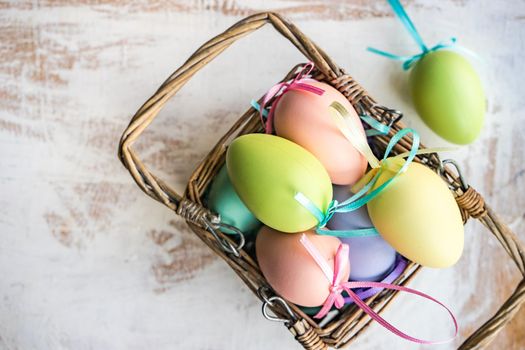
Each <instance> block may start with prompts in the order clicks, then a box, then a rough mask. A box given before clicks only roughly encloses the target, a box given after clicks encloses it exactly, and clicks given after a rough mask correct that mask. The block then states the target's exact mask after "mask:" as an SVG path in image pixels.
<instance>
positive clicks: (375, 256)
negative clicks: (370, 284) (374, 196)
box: [326, 185, 396, 282]
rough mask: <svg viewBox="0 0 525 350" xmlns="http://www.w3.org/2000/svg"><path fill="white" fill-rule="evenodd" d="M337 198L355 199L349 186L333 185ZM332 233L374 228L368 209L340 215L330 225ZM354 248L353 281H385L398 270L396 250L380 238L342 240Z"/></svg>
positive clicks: (351, 261) (351, 254)
mask: <svg viewBox="0 0 525 350" xmlns="http://www.w3.org/2000/svg"><path fill="white" fill-rule="evenodd" d="M333 193H334V197H333V198H334V199H335V200H337V201H339V202H342V201H344V200H346V199H348V198H349V197H351V196H352V192H350V187H349V186H338V185H333ZM326 226H327V228H328V229H330V230H357V229H362V228H370V227H373V224H372V222H371V221H370V217H369V216H368V211H367V209H366V206H363V207H361V208H359V209H357V210H355V211H352V212H349V213H337V214H335V215H334V216H333V217H332V219H331V220H330V221H329V222H328V224H327V225H326ZM340 239H341V241H342V242H343V243H346V244H348V246H349V247H350V280H352V281H376V282H377V281H381V280H382V279H383V277H385V276H386V275H387V274H388V273H389V272H390V271H391V270H392V268H393V267H394V264H395V260H396V251H395V250H394V248H392V247H391V246H390V245H389V244H388V243H387V242H386V241H385V240H384V239H383V238H381V236H380V235H376V236H368V237H351V238H340Z"/></svg>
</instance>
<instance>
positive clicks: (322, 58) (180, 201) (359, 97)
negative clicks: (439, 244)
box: [119, 12, 525, 349]
mask: <svg viewBox="0 0 525 350" xmlns="http://www.w3.org/2000/svg"><path fill="white" fill-rule="evenodd" d="M267 23H270V24H272V26H273V27H274V28H275V29H276V30H277V31H279V32H280V33H281V34H282V35H283V36H284V37H285V38H287V39H288V40H289V41H290V42H291V43H292V44H293V45H294V46H295V47H297V49H299V51H301V52H302V53H303V54H304V56H306V58H307V59H308V60H310V61H312V62H313V63H314V64H315V67H316V70H315V71H314V73H313V75H314V78H316V79H318V80H322V81H325V82H326V83H328V84H331V85H332V86H334V87H335V88H336V89H338V90H339V91H340V92H341V93H343V94H344V95H345V96H346V97H347V98H348V100H349V101H350V103H352V105H353V106H354V107H355V108H364V109H365V111H366V112H367V113H368V114H369V115H370V116H373V117H374V118H376V119H377V120H379V121H381V122H383V123H391V124H392V128H391V132H390V134H389V135H387V136H379V137H376V138H375V143H376V146H377V147H379V148H380V149H382V150H384V148H385V147H386V145H387V144H388V141H389V139H390V137H391V136H392V135H393V134H394V133H395V132H397V131H398V130H400V129H401V128H402V125H400V123H397V121H398V120H399V118H400V116H401V114H400V112H397V111H395V110H391V109H388V108H385V107H383V106H381V105H379V104H377V103H376V102H375V101H374V99H373V98H371V97H370V96H369V95H368V94H367V92H366V91H365V90H364V89H363V88H362V87H361V86H360V85H359V84H358V83H357V82H355V81H354V80H353V79H352V77H350V76H349V75H347V74H346V73H345V71H344V70H343V69H341V68H339V67H338V66H337V64H335V63H334V62H333V61H332V59H331V58H330V57H328V56H327V55H326V53H325V52H324V51H323V50H321V49H320V48H319V47H317V45H316V44H314V43H313V42H312V41H311V40H310V39H308V38H307V37H306V36H305V35H304V34H303V33H302V32H301V31H300V30H299V29H297V27H295V26H294V25H293V24H291V23H289V22H288V21H286V20H285V19H283V18H282V17H281V16H280V15H278V14H276V13H271V12H266V13H260V14H256V15H252V16H250V17H248V18H246V19H244V20H242V21H240V22H238V23H237V24H235V25H234V26H232V27H230V28H229V29H227V30H226V31H225V32H224V33H222V34H220V35H218V36H217V37H215V38H213V39H211V40H210V41H208V42H207V43H205V44H204V45H203V46H201V47H200V48H199V49H198V50H197V51H196V52H195V53H194V54H193V55H192V56H191V57H190V58H189V59H188V60H187V61H186V63H184V65H183V66H182V67H180V68H179V69H177V70H176V71H175V72H174V73H173V74H172V75H171V76H170V77H169V78H168V79H167V80H166V81H165V82H164V83H163V84H162V85H161V86H160V88H159V89H158V91H157V92H156V93H155V94H154V95H153V96H152V97H151V98H150V99H149V100H148V101H147V102H146V103H145V104H144V105H143V106H142V107H141V108H140V109H139V110H138V111H137V113H136V114H135V116H134V117H133V119H132V120H131V122H130V124H129V126H128V127H127V128H126V130H125V131H124V134H123V135H122V138H121V140H120V145H119V158H120V160H121V161H122V163H123V164H124V166H125V167H126V168H127V169H128V170H129V172H130V173H131V175H132V176H133V178H134V179H135V181H136V183H137V184H138V185H139V187H140V188H141V189H142V190H143V191H144V192H145V193H146V194H147V195H149V196H151V197H152V198H154V199H156V200H157V201H159V202H161V203H163V204H164V205H166V206H167V207H169V208H170V209H172V210H173V211H174V212H175V213H177V214H178V215H180V216H182V217H183V218H184V219H185V220H186V222H187V223H188V225H189V226H190V227H191V229H192V230H193V231H194V232H195V234H196V235H197V236H199V238H200V239H201V240H202V241H203V242H204V243H206V244H207V245H208V246H209V247H210V248H211V249H213V251H214V252H215V253H216V254H217V255H219V256H220V257H221V258H222V259H224V260H225V261H226V262H227V263H228V264H229V265H230V266H231V268H232V269H233V270H234V271H235V272H236V273H237V274H238V275H239V277H240V278H241V279H242V280H243V281H244V282H245V283H246V285H247V286H248V287H249V288H250V289H251V290H252V291H253V292H254V293H255V295H257V297H259V299H261V301H262V302H263V311H265V314H266V315H267V316H269V315H268V309H271V311H272V313H273V317H274V318H275V319H280V320H282V321H283V322H284V324H285V325H286V327H287V328H288V329H289V330H290V332H291V333H292V334H293V335H294V337H295V338H296V339H297V341H299V342H300V343H301V345H302V346H303V347H304V348H306V349H327V348H328V347H335V348H339V347H342V346H344V345H345V344H348V343H350V342H351V341H352V340H354V339H355V338H356V337H357V336H358V335H359V334H360V333H361V332H362V331H363V330H364V329H365V328H366V327H367V326H368V325H369V324H370V323H371V319H370V317H368V315H366V314H365V313H364V312H363V311H361V310H360V309H359V308H357V307H355V306H349V307H347V308H346V309H344V311H342V312H341V313H340V314H339V315H338V316H337V317H336V318H334V319H333V320H331V321H330V322H328V324H326V325H323V326H322V327H321V326H320V325H319V323H318V322H317V321H316V320H314V319H312V318H310V317H309V316H307V315H306V314H304V313H303V312H302V311H301V310H300V309H299V308H298V307H297V306H296V305H294V304H292V303H286V302H285V301H284V300H283V299H281V298H279V297H278V296H275V295H273V294H272V291H271V289H270V288H269V286H268V284H267V282H266V280H265V279H264V277H263V276H262V274H261V271H260V270H259V267H258V266H257V263H256V262H255V261H254V260H253V259H252V258H251V257H250V256H249V255H248V254H247V253H246V252H245V251H244V250H242V249H240V250H237V249H236V247H237V243H236V242H235V241H233V240H231V237H227V236H225V235H223V234H222V233H220V231H218V230H214V229H213V227H214V224H213V221H214V219H216V218H215V216H214V214H213V213H211V212H210V211H208V209H206V208H205V207H204V206H203V204H202V203H203V202H202V195H203V193H204V191H205V189H206V188H207V187H208V185H209V183H210V181H211V180H212V179H213V177H214V176H215V174H216V173H217V172H218V170H219V169H220V167H221V166H222V164H223V163H224V158H225V151H226V147H227V144H228V142H229V141H230V140H232V139H233V138H234V137H236V136H238V135H242V134H246V133H254V132H263V128H262V125H261V123H260V120H259V117H258V114H257V112H256V111H255V110H254V109H253V108H250V109H249V110H248V111H247V112H246V113H244V114H243V115H242V116H241V118H240V119H239V120H238V121H237V122H236V123H235V124H234V125H233V126H232V127H231V129H230V130H229V131H228V132H227V133H226V135H224V136H223V137H222V138H221V139H220V140H219V142H218V143H217V144H216V145H215V147H214V148H213V149H212V150H211V151H210V153H209V154H208V156H207V157H206V158H205V159H204V160H203V161H202V163H201V164H200V165H199V166H198V167H197V169H195V171H194V172H193V175H192V176H191V178H190V180H189V182H188V185H187V188H186V192H185V193H184V194H183V195H179V194H177V193H176V192H175V191H174V190H172V189H171V188H170V187H169V186H168V185H167V184H165V183H164V182H162V180H160V179H158V178H157V177H156V176H155V175H153V174H152V173H150V171H149V170H148V169H147V168H146V166H145V165H144V164H143V163H142V162H141V160H140V159H139V157H138V155H137V154H136V153H135V151H134V150H133V149H132V145H133V143H134V141H135V140H136V139H137V138H138V137H139V136H140V135H141V134H142V132H143V131H144V130H145V129H146V128H147V126H148V125H149V124H150V123H151V122H152V121H153V119H154V118H155V117H156V116H157V114H158V113H159V111H160V110H161V109H162V108H163V106H164V105H165V104H166V102H167V101H168V100H169V99H170V98H171V97H172V96H173V95H175V94H176V93H177V91H178V90H179V89H180V88H181V87H182V86H183V85H184V84H185V83H186V82H187V81H188V80H189V79H190V78H191V77H192V76H193V75H194V74H195V73H197V71H199V70H200V69H201V68H202V67H204V66H205V65H206V64H207V63H209V62H210V61H211V60H213V59H214V58H215V57H216V56H217V55H219V54H220V53H221V52H222V51H223V50H225V49H226V48H228V47H229V46H230V45H231V44H232V43H233V42H235V41H236V40H237V39H239V38H241V37H243V36H245V35H247V34H249V33H251V32H253V31H255V30H257V29H259V28H261V27H262V26H264V25H265V24H267ZM295 71H296V69H295V68H294V69H292V70H291V71H290V73H289V74H288V75H287V77H285V78H284V79H283V81H285V80H288V79H290V78H291V77H292V76H293V75H294V72H295ZM409 147H410V141H409V140H408V139H403V140H401V142H399V143H398V144H397V145H396V147H395V149H394V153H395V154H399V153H402V152H405V151H407V150H408V149H409ZM416 161H418V162H421V163H423V164H425V165H427V166H428V167H430V168H432V169H433V170H435V171H438V172H439V173H440V174H441V175H442V177H443V178H444V179H445V181H447V182H448V184H449V185H450V188H451V190H452V191H453V192H454V195H455V197H456V200H457V203H458V205H459V207H460V209H461V213H462V215H463V220H464V221H465V222H466V221H467V220H468V218H469V217H473V218H476V219H478V220H480V221H481V223H483V224H484V225H485V226H486V227H487V228H488V229H489V230H490V231H491V232H492V233H493V234H494V236H495V237H496V238H497V239H498V241H499V242H500V243H501V245H502V246H503V248H504V249H505V251H506V252H507V253H508V255H509V256H510V257H511V258H512V260H513V261H514V262H515V264H516V266H517V267H518V269H519V271H520V272H521V274H522V275H524V276H525V254H524V250H523V248H522V247H521V245H520V243H519V242H518V240H517V238H516V236H515V234H514V233H512V232H511V231H510V229H509V228H508V227H507V226H505V225H504V224H503V223H502V222H501V220H500V219H499V218H498V217H497V216H496V214H495V213H494V212H493V211H492V210H491V209H490V208H489V207H488V206H487V205H486V204H485V203H484V201H483V198H482V197H481V196H480V195H479V194H478V193H477V192H476V191H475V190H474V189H473V188H472V187H469V186H466V185H465V184H464V183H463V180H462V179H461V178H460V176H458V175H457V174H456V172H454V171H453V169H452V168H451V167H450V166H449V165H446V164H444V162H441V160H440V159H439V157H438V156H437V154H429V155H421V156H419V157H417V159H416ZM456 170H457V169H456ZM419 270H420V266H419V265H417V264H415V263H413V262H409V263H408V265H407V267H406V269H405V271H404V272H403V273H402V274H401V276H400V277H399V278H398V279H397V280H396V281H395V282H394V283H396V284H400V285H405V284H407V283H408V282H410V280H411V279H412V278H413V277H414V276H415V274H416V273H417V272H418V271H419ZM261 291H264V292H261ZM395 296H396V292H393V291H383V292H381V293H379V294H377V295H376V296H374V297H371V298H369V299H368V300H367V304H369V305H370V306H371V307H372V308H373V309H374V310H375V311H376V312H380V311H381V310H383V309H384V308H385V307H386V306H387V305H388V304H389V303H390V302H391V301H392V299H393V298H394V297H395ZM524 300H525V279H523V280H522V281H521V282H520V283H519V284H518V286H517V288H516V290H515V291H514V293H512V295H511V296H510V298H509V299H508V300H507V301H506V302H505V303H504V304H503V305H502V306H501V308H500V309H499V310H498V311H497V313H496V314H495V315H494V316H493V317H492V318H491V319H490V320H488V321H487V322H486V323H485V324H484V325H483V326H481V327H480V328H479V329H478V330H477V331H476V332H474V334H472V335H471V336H470V337H469V338H468V339H467V340H465V342H464V343H463V344H462V345H461V347H460V349H474V348H480V347H483V346H485V345H487V344H488V343H489V342H490V341H491V340H492V339H494V337H495V336H496V334H497V333H498V332H499V331H500V330H501V329H502V328H503V327H504V326H505V324H506V323H507V322H509V321H510V320H511V319H512V317H513V316H514V315H515V314H516V313H517V311H518V310H519V307H520V306H521V304H522V303H523V302H524Z"/></svg>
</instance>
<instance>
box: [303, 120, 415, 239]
mask: <svg viewBox="0 0 525 350" xmlns="http://www.w3.org/2000/svg"><path fill="white" fill-rule="evenodd" d="M407 134H412V146H411V147H410V151H409V153H408V156H407V159H406V161H405V163H404V164H403V166H402V167H401V168H400V169H399V170H398V171H397V172H396V173H395V174H394V175H393V176H392V177H390V178H389V179H388V180H387V181H385V182H384V183H383V184H382V185H381V186H379V187H377V188H376V189H374V190H373V191H371V190H372V188H373V187H374V185H375V184H376V182H377V180H378V179H379V177H380V176H381V174H382V172H383V166H384V164H385V163H382V165H381V168H379V170H378V171H377V173H376V174H375V175H374V177H373V178H372V180H370V182H368V183H367V184H366V185H365V186H363V188H361V189H360V190H359V191H358V192H357V193H355V194H354V195H353V196H351V197H350V198H348V199H347V200H345V201H344V202H342V203H339V202H338V201H336V200H333V201H331V202H330V204H329V205H328V209H327V210H326V212H323V211H322V210H320V209H319V208H318V207H317V206H316V205H315V204H314V203H313V202H312V201H311V200H310V199H308V198H307V197H306V196H305V195H304V194H303V193H301V192H298V193H297V194H296V195H295V197H294V198H295V200H297V201H298V202H299V203H300V204H301V205H302V206H303V207H305V208H306V209H307V210H308V211H309V212H310V213H312V215H313V216H315V218H316V219H317V221H318V222H319V224H318V225H317V229H316V232H317V233H318V234H325V235H330V231H326V230H322V228H323V227H324V226H326V224H327V223H328V221H329V220H330V219H331V218H332V216H333V215H334V214H335V213H348V212H351V211H354V210H357V209H359V208H361V207H362V206H363V205H365V204H366V203H368V202H369V201H371V200H372V199H374V198H375V197H377V196H378V195H379V193H381V191H383V190H384V189H385V188H386V187H387V186H388V185H390V184H391V183H392V181H394V180H395V179H396V178H397V177H398V176H399V175H401V174H402V173H404V172H405V171H406V170H407V168H408V166H409V165H410V163H412V161H413V160H414V158H415V157H416V155H417V150H418V148H419V134H418V133H417V132H416V131H415V130H413V129H409V128H406V129H401V130H399V131H398V132H397V133H396V134H395V135H394V136H393V137H392V138H391V139H390V142H389V143H388V146H387V148H386V150H385V154H384V156H383V162H384V161H385V160H386V159H387V158H388V156H389V155H390V152H392V149H393V148H394V146H395V145H396V144H397V143H398V142H399V141H400V140H401V139H402V138H403V137H404V136H405V135H407ZM369 191H371V192H369ZM356 231H357V232H356ZM371 232H372V231H369V232H368V234H370V233H371ZM334 235H338V236H339V237H356V236H362V235H361V232H359V230H349V231H339V232H337V233H336V234H334Z"/></svg>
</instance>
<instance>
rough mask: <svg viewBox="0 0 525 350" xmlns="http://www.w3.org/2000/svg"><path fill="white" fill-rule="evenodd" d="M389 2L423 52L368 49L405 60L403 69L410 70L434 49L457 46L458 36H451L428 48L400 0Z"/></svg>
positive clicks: (388, 56) (394, 58)
mask: <svg viewBox="0 0 525 350" xmlns="http://www.w3.org/2000/svg"><path fill="white" fill-rule="evenodd" d="M388 3H389V4H390V6H391V7H392V9H393V10H394V13H395V14H396V15H397V17H398V18H399V19H400V20H401V23H403V26H404V27H405V28H406V30H407V31H408V33H409V34H410V35H411V36H412V38H413V39H414V41H415V42H416V43H417V44H418V46H419V48H420V49H421V52H420V53H418V54H415V55H411V56H399V55H395V54H392V53H389V52H386V51H382V50H378V49H375V48H372V47H368V48H367V50H368V51H370V52H373V53H375V54H378V55H381V56H384V57H387V58H390V59H393V60H397V61H403V69H404V70H408V69H410V67H412V66H413V65H414V63H416V62H417V61H419V60H420V59H422V58H423V57H424V56H425V55H427V54H429V53H431V52H434V51H438V50H443V49H448V48H451V47H454V46H455V44H456V38H450V39H449V40H447V41H442V42H440V43H438V44H437V45H435V46H433V47H431V48H428V47H427V46H426V45H425V43H424V42H423V39H422V38H421V36H420V35H419V33H418V31H417V29H416V27H415V26H414V23H412V20H411V19H410V17H408V15H407V13H406V12H405V9H404V8H403V6H402V5H401V3H400V2H399V0H388Z"/></svg>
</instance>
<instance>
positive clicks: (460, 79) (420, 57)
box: [368, 0, 486, 145]
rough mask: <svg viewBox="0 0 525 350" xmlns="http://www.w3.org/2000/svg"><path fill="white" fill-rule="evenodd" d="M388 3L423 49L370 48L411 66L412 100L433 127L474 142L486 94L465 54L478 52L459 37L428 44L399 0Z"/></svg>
mask: <svg viewBox="0 0 525 350" xmlns="http://www.w3.org/2000/svg"><path fill="white" fill-rule="evenodd" d="M388 3H389V4H390V5H391V6H392V9H393V10H394V13H395V14H396V15H397V16H398V18H399V19H400V20H401V22H402V23H403V25H404V26H405V28H406V29H407V31H408V32H409V34H410V35H411V36H412V38H413V39H414V41H415V42H416V43H417V45H418V46H419V48H420V50H421V51H420V52H419V53H417V54H414V55H411V56H400V55H396V54H392V53H389V52H385V51H382V50H377V49H374V48H368V50H369V51H371V52H374V53H376V54H379V55H381V56H384V57H387V58H390V59H394V60H399V61H403V68H404V69H405V70H409V69H411V72H410V76H409V89H410V94H411V96H412V101H413V103H414V107H415V109H416V111H417V112H418V114H419V116H420V117H421V119H422V120H423V121H424V122H425V124H426V125H427V126H428V127H430V129H432V130H433V131H434V132H435V133H436V134H438V135H439V136H441V137H442V138H444V139H445V140H447V141H449V142H452V143H455V144H459V145H466V144H469V143H471V142H473V141H474V140H475V139H476V138H477V137H478V136H479V134H480V133H481V129H482V127H483V124H484V120H485V110H486V102H485V93H484V91H483V86H482V83H481V79H480V77H479V75H478V74H477V72H476V70H475V69H474V67H473V66H472V64H471V63H470V62H469V61H468V60H467V59H466V58H465V57H464V56H463V55H462V53H466V54H468V55H469V56H475V55H473V54H472V53H471V52H470V51H469V50H467V49H465V48H463V47H461V46H458V45H456V38H451V39H450V40H449V41H444V42H440V43H438V44H436V45H434V46H433V47H427V46H426V45H425V43H424V42H423V39H422V38H421V36H420V35H419V33H418V31H417V30H416V28H415V26H414V24H413V23H412V21H411V20H410V18H409V17H408V15H407V13H406V12H405V10H404V8H403V6H402V5H401V3H400V2H399V0H388Z"/></svg>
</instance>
